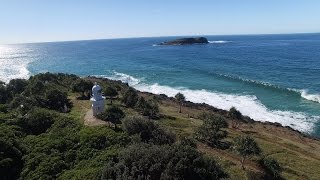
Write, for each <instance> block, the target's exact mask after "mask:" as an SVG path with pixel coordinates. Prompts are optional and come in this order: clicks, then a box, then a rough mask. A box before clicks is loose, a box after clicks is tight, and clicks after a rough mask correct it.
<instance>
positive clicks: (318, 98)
mask: <svg viewBox="0 0 320 180" xmlns="http://www.w3.org/2000/svg"><path fill="white" fill-rule="evenodd" d="M215 75H216V76H218V77H223V78H227V79H231V80H238V81H242V82H245V83H250V84H254V85H256V86H263V87H265V88H274V89H277V90H281V91H290V92H292V93H297V94H299V95H300V96H301V97H302V98H304V99H306V100H309V101H313V102H317V103H320V94H310V93H309V92H308V90H305V89H302V90H298V89H293V88H283V87H281V86H278V85H274V84H271V83H269V82H263V81H257V80H251V79H245V78H241V77H237V76H232V75H226V74H215Z"/></svg>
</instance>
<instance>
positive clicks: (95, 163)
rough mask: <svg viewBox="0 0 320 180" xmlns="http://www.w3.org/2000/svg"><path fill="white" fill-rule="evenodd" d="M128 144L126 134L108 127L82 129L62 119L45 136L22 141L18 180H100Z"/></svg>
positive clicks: (76, 124)
mask: <svg viewBox="0 0 320 180" xmlns="http://www.w3.org/2000/svg"><path fill="white" fill-rule="evenodd" d="M128 143H129V138H128V137H127V135H126V134H125V133H117V132H114V131H113V130H111V129H110V128H107V127H85V126H81V125H80V124H79V122H77V121H75V120H72V119H68V118H66V117H64V116H62V115H61V116H60V117H58V118H56V120H55V121H54V124H53V125H52V126H51V128H49V130H48V131H47V133H43V134H41V135H38V136H27V137H26V138H24V144H25V145H26V150H27V153H26V155H25V156H24V157H23V159H24V161H25V164H24V167H23V171H22V173H21V179H64V178H63V177H68V178H71V179H73V178H78V179H81V178H85V177H99V176H100V172H101V167H102V166H103V164H105V163H107V161H108V160H109V159H111V158H112V157H114V156H115V155H116V154H115V152H116V151H118V150H117V149H118V148H119V147H121V146H123V145H125V144H128ZM76 172H88V173H90V174H88V175H86V174H84V173H82V174H77V173H76Z"/></svg>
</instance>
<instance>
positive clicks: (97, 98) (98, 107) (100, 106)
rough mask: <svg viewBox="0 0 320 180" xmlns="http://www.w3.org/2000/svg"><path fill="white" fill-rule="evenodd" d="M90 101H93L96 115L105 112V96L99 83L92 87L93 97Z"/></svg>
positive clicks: (93, 109)
mask: <svg viewBox="0 0 320 180" xmlns="http://www.w3.org/2000/svg"><path fill="white" fill-rule="evenodd" d="M90 101H91V102H92V111H93V115H94V116H96V115H97V114H99V113H102V112H104V104H105V103H104V102H105V97H104V96H102V89H101V87H100V86H99V85H98V84H97V83H95V85H94V86H93V87H92V97H91V99H90Z"/></svg>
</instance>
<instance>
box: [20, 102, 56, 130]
mask: <svg viewBox="0 0 320 180" xmlns="http://www.w3.org/2000/svg"><path fill="white" fill-rule="evenodd" d="M55 117H57V115H56V114H55V113H53V112H51V111H49V110H46V109H41V108H34V109H32V110H31V111H29V112H28V114H27V115H25V116H23V117H22V118H20V119H19V120H18V125H19V126H21V127H22V129H23V130H24V131H25V132H26V133H27V134H34V135H38V134H41V133H44V132H46V131H47V129H49V128H50V127H51V125H52V124H53V123H54V119H55Z"/></svg>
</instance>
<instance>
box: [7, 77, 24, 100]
mask: <svg viewBox="0 0 320 180" xmlns="http://www.w3.org/2000/svg"><path fill="white" fill-rule="evenodd" d="M27 85H28V81H27V80H25V79H12V80H10V82H9V83H8V85H7V91H8V92H10V94H11V97H14V96H15V95H16V94H20V93H22V92H23V91H24V90H25V88H26V86H27Z"/></svg>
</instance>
